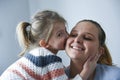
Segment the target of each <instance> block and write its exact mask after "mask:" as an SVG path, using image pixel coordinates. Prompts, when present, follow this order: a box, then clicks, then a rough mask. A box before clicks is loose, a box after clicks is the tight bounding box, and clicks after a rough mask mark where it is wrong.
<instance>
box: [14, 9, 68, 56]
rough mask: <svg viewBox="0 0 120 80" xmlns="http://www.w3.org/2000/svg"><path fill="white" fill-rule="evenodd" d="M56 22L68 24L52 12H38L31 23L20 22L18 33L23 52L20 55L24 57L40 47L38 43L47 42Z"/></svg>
mask: <svg viewBox="0 0 120 80" xmlns="http://www.w3.org/2000/svg"><path fill="white" fill-rule="evenodd" d="M56 22H62V23H64V24H66V20H65V19H64V18H63V17H62V16H60V15H59V14H58V13H57V12H55V11H50V10H44V11H41V12H37V13H36V14H35V15H34V16H33V18H32V21H31V23H28V22H20V23H19V24H18V26H17V28H16V32H17V37H18V42H19V44H20V46H21V47H22V49H23V50H22V52H21V53H20V54H19V55H20V56H22V55H24V54H25V52H27V51H29V50H31V49H33V48H35V47H39V44H38V43H39V41H40V40H41V39H45V40H46V42H47V41H48V39H49V37H50V35H51V32H52V30H53V26H54V24H55V23H56Z"/></svg>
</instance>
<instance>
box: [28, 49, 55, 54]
mask: <svg viewBox="0 0 120 80" xmlns="http://www.w3.org/2000/svg"><path fill="white" fill-rule="evenodd" d="M30 54H32V55H34V56H47V55H55V54H53V53H52V52H50V51H49V50H47V49H46V48H43V47H38V48H35V49H33V50H31V51H30Z"/></svg>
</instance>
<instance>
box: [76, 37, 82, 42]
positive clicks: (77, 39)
mask: <svg viewBox="0 0 120 80" xmlns="http://www.w3.org/2000/svg"><path fill="white" fill-rule="evenodd" d="M74 41H75V42H77V43H82V42H83V40H82V38H80V37H76V38H75V40H74Z"/></svg>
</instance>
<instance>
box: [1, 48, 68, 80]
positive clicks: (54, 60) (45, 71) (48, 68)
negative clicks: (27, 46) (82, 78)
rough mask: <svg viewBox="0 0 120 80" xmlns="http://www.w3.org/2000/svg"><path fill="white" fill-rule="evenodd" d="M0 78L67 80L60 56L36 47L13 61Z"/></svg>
mask: <svg viewBox="0 0 120 80" xmlns="http://www.w3.org/2000/svg"><path fill="white" fill-rule="evenodd" d="M0 79H1V80H67V79H68V78H67V76H66V75H65V72H64V66H63V64H62V60H61V58H59V57H58V56H56V55H54V54H53V53H51V52H50V51H48V50H47V49H45V48H41V47H40V48H36V49H34V50H32V51H30V52H29V53H27V54H26V55H25V56H23V57H22V58H20V59H19V60H18V61H16V62H15V63H13V64H12V65H11V66H10V67H8V69H7V70H6V71H5V72H4V73H3V74H2V75H1V78H0Z"/></svg>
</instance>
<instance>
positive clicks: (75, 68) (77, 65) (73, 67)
mask: <svg viewBox="0 0 120 80" xmlns="http://www.w3.org/2000/svg"><path fill="white" fill-rule="evenodd" d="M83 65H84V63H83V62H81V61H78V60H71V62H70V76H71V78H73V77H75V76H76V75H77V74H80V72H81V71H82V69H83Z"/></svg>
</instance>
